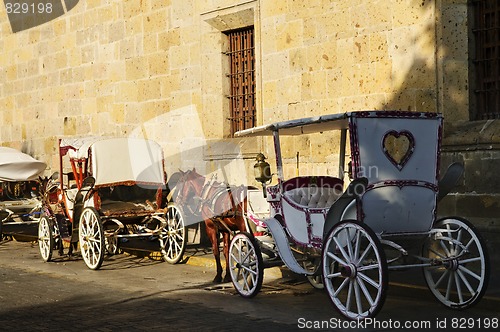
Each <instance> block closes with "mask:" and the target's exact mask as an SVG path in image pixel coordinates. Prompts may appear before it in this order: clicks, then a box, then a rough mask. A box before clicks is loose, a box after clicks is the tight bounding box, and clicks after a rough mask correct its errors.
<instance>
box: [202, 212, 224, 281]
mask: <svg viewBox="0 0 500 332" xmlns="http://www.w3.org/2000/svg"><path fill="white" fill-rule="evenodd" d="M205 229H206V232H207V236H208V238H209V239H210V242H211V243H212V251H213V253H214V257H215V266H216V267H217V274H216V275H215V278H214V282H217V283H220V282H222V265H221V262H220V251H219V239H218V236H217V235H218V232H217V228H216V227H215V225H214V223H213V221H211V220H210V221H205Z"/></svg>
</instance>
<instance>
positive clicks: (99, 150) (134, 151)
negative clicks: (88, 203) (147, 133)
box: [60, 137, 165, 186]
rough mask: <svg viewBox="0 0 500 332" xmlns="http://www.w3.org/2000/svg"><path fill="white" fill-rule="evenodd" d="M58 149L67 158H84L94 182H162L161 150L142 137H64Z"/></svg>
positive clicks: (75, 159) (102, 183)
mask: <svg viewBox="0 0 500 332" xmlns="http://www.w3.org/2000/svg"><path fill="white" fill-rule="evenodd" d="M60 148H61V152H62V153H63V154H64V152H63V151H65V150H67V151H68V154H69V158H70V160H73V161H79V160H86V161H87V164H88V170H89V172H90V175H92V176H93V177H94V178H95V180H96V182H95V185H96V186H110V185H117V184H135V183H136V184H144V185H152V186H163V185H165V173H164V168H163V150H162V148H161V147H160V145H159V144H158V143H156V142H155V141H152V140H148V139H141V138H110V137H86V138H79V139H63V140H61V143H60Z"/></svg>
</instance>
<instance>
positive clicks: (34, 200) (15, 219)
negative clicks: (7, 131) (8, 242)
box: [0, 147, 46, 241]
mask: <svg viewBox="0 0 500 332" xmlns="http://www.w3.org/2000/svg"><path fill="white" fill-rule="evenodd" d="M45 167H46V164H45V163H44V162H42V161H39V160H36V159H34V158H33V157H31V156H30V155H28V154H25V153H23V152H21V151H18V150H16V149H12V148H8V147H0V240H1V239H2V238H3V237H4V236H6V237H15V238H16V239H17V240H21V241H36V239H37V229H38V219H39V217H40V209H41V201H40V199H39V191H38V188H39V176H41V175H42V173H43V171H44V170H45Z"/></svg>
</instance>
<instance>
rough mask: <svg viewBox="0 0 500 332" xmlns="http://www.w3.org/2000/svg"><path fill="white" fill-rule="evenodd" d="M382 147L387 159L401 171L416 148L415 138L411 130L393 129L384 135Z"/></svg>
mask: <svg viewBox="0 0 500 332" xmlns="http://www.w3.org/2000/svg"><path fill="white" fill-rule="evenodd" d="M382 148H383V150H384V154H385V156H386V157H387V159H389V161H390V162H391V163H392V164H393V165H394V166H396V168H397V169H398V170H400V171H401V170H402V169H403V167H404V166H405V165H406V163H407V162H408V160H409V159H410V157H411V155H412V154H413V150H415V139H414V138H413V135H412V134H411V133H410V132H409V131H406V130H402V131H395V130H391V131H389V132H387V133H386V134H385V135H384V138H383V141H382Z"/></svg>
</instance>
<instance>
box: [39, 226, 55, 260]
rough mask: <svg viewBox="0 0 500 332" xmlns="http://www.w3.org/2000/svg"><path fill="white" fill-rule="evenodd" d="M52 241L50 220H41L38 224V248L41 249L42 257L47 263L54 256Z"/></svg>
mask: <svg viewBox="0 0 500 332" xmlns="http://www.w3.org/2000/svg"><path fill="white" fill-rule="evenodd" d="M51 240H52V239H51V232H50V224H49V220H48V219H47V218H40V221H39V223H38V246H39V247H40V255H42V258H43V260H45V261H47V260H48V259H49V257H50V255H51V254H52V252H51V250H52V248H51V245H50V241H51Z"/></svg>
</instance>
